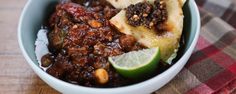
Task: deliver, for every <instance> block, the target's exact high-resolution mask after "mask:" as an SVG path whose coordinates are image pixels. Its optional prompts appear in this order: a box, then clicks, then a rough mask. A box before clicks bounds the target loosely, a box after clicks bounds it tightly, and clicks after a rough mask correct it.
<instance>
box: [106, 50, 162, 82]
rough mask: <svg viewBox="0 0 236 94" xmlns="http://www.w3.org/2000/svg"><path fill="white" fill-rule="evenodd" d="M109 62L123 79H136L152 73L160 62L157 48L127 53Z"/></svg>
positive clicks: (111, 58) (110, 59) (112, 58)
mask: <svg viewBox="0 0 236 94" xmlns="http://www.w3.org/2000/svg"><path fill="white" fill-rule="evenodd" d="M108 60H109V62H110V63H111V64H112V66H113V67H114V68H115V69H116V71H117V72H119V73H120V74H121V75H123V76H124V77H128V78H137V77H141V76H146V75H148V74H151V73H153V72H154V70H155V69H156V68H157V65H158V62H159V60H160V50H159V48H151V49H144V50H139V51H132V52H128V53H125V54H122V55H119V56H113V57H109V58H108Z"/></svg>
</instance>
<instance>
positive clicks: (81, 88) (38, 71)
mask: <svg viewBox="0 0 236 94" xmlns="http://www.w3.org/2000/svg"><path fill="white" fill-rule="evenodd" d="M33 1H34V0H28V2H27V3H26V5H25V7H24V9H23V11H22V14H21V17H20V20H19V24H18V34H17V36H18V43H19V46H20V49H21V52H22V54H23V56H24V58H25V59H26V61H27V63H28V64H29V65H30V66H31V67H32V69H33V71H34V72H35V73H36V74H37V75H38V76H39V77H40V78H41V79H42V80H44V82H46V83H47V84H48V85H50V86H51V84H49V83H48V82H47V81H45V79H46V78H45V79H44V77H45V76H46V77H47V79H48V80H50V81H54V82H55V83H57V84H60V85H63V87H65V89H68V90H73V89H78V90H79V91H83V92H96V93H112V92H114V93H115V92H124V91H126V92H127V91H128V92H132V91H133V90H139V89H142V88H147V87H148V88H151V89H149V90H153V87H151V85H150V84H152V83H156V82H157V81H158V80H160V79H161V78H162V79H163V78H166V76H167V75H168V74H171V73H172V72H173V71H175V70H173V69H177V68H179V67H181V68H180V69H182V68H183V65H185V63H184V64H181V62H180V61H182V60H186V59H187V60H188V59H189V57H190V56H191V54H192V52H193V50H194V48H195V46H196V43H197V40H198V37H199V34H200V26H201V23H200V14H199V10H198V8H197V5H196V3H195V1H194V0H189V3H192V4H193V6H192V7H193V9H194V10H195V11H196V17H197V18H196V19H197V22H196V25H197V26H196V34H195V35H194V39H193V41H192V43H191V44H190V47H189V48H188V49H187V51H186V52H185V54H183V56H182V57H181V58H180V59H179V60H178V61H177V62H176V64H174V65H173V66H171V67H170V68H168V69H167V70H165V71H164V72H162V73H161V74H159V75H157V76H154V77H153V78H150V79H148V80H145V81H142V82H139V83H136V84H132V85H128V86H122V87H114V88H94V87H85V86H80V85H74V84H70V83H68V82H65V81H62V80H60V79H57V78H55V77H53V76H51V75H49V74H48V73H46V72H45V71H43V70H42V69H40V67H38V66H37V65H36V64H35V63H34V61H33V60H31V58H30V57H29V56H28V54H27V52H26V50H25V48H24V46H23V41H22V37H21V34H22V32H23V31H21V27H22V23H23V17H24V16H25V13H26V10H27V9H28V8H29V5H30V4H31V3H32V2H33ZM194 30H195V29H194ZM180 69H179V70H178V71H175V75H172V76H171V77H168V78H171V79H173V77H174V76H176V74H177V73H179V71H180ZM43 76H44V77H43ZM171 79H170V80H171ZM170 80H168V81H167V82H169V81H170ZM164 83H165V82H164ZM165 84H166V83H165ZM165 84H162V85H161V86H159V87H154V88H158V89H159V88H160V87H162V86H163V85H165ZM51 87H53V88H54V89H56V90H58V91H60V92H63V91H62V90H60V89H58V88H55V87H54V86H51Z"/></svg>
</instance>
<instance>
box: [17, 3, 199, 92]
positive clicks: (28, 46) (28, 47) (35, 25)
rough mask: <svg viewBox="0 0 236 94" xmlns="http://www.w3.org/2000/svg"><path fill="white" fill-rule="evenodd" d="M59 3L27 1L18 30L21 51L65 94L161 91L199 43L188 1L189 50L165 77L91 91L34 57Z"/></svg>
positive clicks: (193, 9)
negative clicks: (62, 77) (42, 66)
mask: <svg viewBox="0 0 236 94" xmlns="http://www.w3.org/2000/svg"><path fill="white" fill-rule="evenodd" d="M57 1H58V0H28V2H27V4H26V5H25V7H24V10H23V12H22V15H21V18H20V21H19V26H18V41H19V45H20V48H21V51H22V53H23V55H24V57H25V59H26V60H27V62H28V64H29V65H30V66H31V67H32V69H33V70H34V72H35V73H36V74H37V75H38V76H39V77H40V78H41V79H42V80H43V81H45V82H46V83H47V84H48V85H50V86H51V87H53V88H54V89H56V90H58V91H59V92H62V93H66V94H147V93H151V92H154V91H155V90H158V89H159V88H161V87H162V86H163V85H165V84H167V83H168V82H169V81H170V80H171V79H173V78H174V77H175V76H176V74H177V73H178V72H179V71H180V70H181V69H182V68H183V67H184V65H185V64H186V62H187V61H188V59H189V57H190V56H191V54H192V52H193V50H194V47H195V45H196V43H197V40H198V36H199V29H200V16H199V11H198V8H197V6H196V3H195V1H194V0H188V2H187V3H186V4H185V6H184V8H183V9H184V14H185V21H184V22H185V24H184V35H185V37H186V40H187V41H186V45H185V46H186V47H185V48H184V54H183V55H182V56H181V58H180V59H179V60H178V61H177V62H176V63H175V64H174V65H173V66H171V67H170V68H169V69H167V70H166V71H164V72H163V73H161V74H159V75H157V76H155V77H153V78H151V79H149V80H146V81H143V82H139V83H137V84H133V85H128V86H124V87H117V88H91V87H84V86H79V85H73V84H70V83H67V82H64V81H62V80H59V79H57V78H54V77H53V76H51V75H49V74H47V73H46V72H45V71H43V70H42V69H40V67H39V66H38V62H37V60H36V56H35V53H34V48H35V46H34V42H35V39H36V34H37V31H38V30H39V29H40V26H41V25H42V23H43V21H45V19H47V17H48V15H50V13H52V9H53V7H54V6H55V4H56V2H57Z"/></svg>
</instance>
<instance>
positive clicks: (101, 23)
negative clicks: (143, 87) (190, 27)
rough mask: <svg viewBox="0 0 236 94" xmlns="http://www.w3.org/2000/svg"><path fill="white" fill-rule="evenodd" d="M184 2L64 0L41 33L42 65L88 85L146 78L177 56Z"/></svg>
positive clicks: (58, 75)
mask: <svg viewBox="0 0 236 94" xmlns="http://www.w3.org/2000/svg"><path fill="white" fill-rule="evenodd" d="M124 2H125V3H124ZM181 7H182V6H181V4H180V0H178V1H177V0H176V1H173V0H148V1H143V0H141V1H140V0H130V1H128V2H127V1H125V0H123V1H122V0H107V1H105V0H63V1H61V2H60V3H59V4H58V5H57V6H56V9H55V12H54V13H53V14H52V15H51V17H50V19H49V22H48V25H47V28H48V29H47V30H46V29H43V30H41V31H40V32H41V33H40V32H39V33H38V35H39V36H38V39H37V40H36V55H37V57H38V60H39V62H40V66H41V67H42V68H43V69H44V70H45V71H46V72H47V73H49V74H50V75H52V76H54V77H56V78H58V79H61V80H64V81H66V82H69V83H72V84H78V85H83V86H88V87H118V86H124V85H129V84H133V83H137V82H140V81H143V80H146V79H148V78H150V77H153V76H155V75H157V74H158V73H159V72H157V71H160V67H166V66H168V64H167V63H171V61H172V60H173V59H174V58H175V56H176V52H177V50H178V46H179V41H180V38H181V34H182V28H183V14H182V8H181ZM42 36H46V39H48V40H45V37H42ZM40 37H42V39H40ZM39 40H44V41H46V42H44V41H41V42H39ZM42 42H43V43H42ZM42 45H46V46H42ZM41 47H46V48H48V49H46V50H45V49H43V50H44V51H42V48H41ZM40 52H44V53H45V52H48V53H47V54H44V55H43V56H40V54H39V53H40ZM141 53H142V54H141ZM147 53H148V54H147ZM133 55H139V56H136V57H135V56H133ZM131 56H133V57H131ZM157 57H158V58H157ZM108 58H109V59H108ZM135 58H138V59H135ZM140 58H141V60H139V59H140ZM135 60H136V61H137V60H139V61H142V60H143V62H139V63H140V64H135V62H133V61H135ZM159 60H160V61H159ZM126 61H130V62H126ZM145 61H146V62H145ZM131 62H132V63H131ZM126 63H127V64H126ZM137 63H138V62H137ZM134 65H135V66H136V67H135V70H134V69H133V70H132V67H134ZM164 65H165V66H164ZM147 66H148V67H147ZM150 66H151V67H150ZM153 66H154V67H153ZM157 66H159V68H158V67H157ZM120 67H122V68H120ZM124 67H126V68H124ZM121 70H122V71H121ZM124 70H125V71H124ZM140 70H142V71H140ZM131 71H133V72H131ZM155 71H156V72H155ZM122 72H123V73H122ZM124 72H125V73H128V75H127V74H125V73H124ZM146 74H148V76H146ZM144 75H145V76H146V77H145V78H142V76H144Z"/></svg>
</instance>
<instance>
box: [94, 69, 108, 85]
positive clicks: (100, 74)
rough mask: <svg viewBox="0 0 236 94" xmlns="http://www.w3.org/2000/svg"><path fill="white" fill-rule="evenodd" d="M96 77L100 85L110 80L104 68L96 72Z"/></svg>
mask: <svg viewBox="0 0 236 94" xmlns="http://www.w3.org/2000/svg"><path fill="white" fill-rule="evenodd" d="M95 77H96V80H97V82H98V83H99V84H105V83H107V82H108V80H109V79H108V73H107V71H106V70H105V69H102V68H101V69H97V70H96V71H95Z"/></svg>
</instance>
